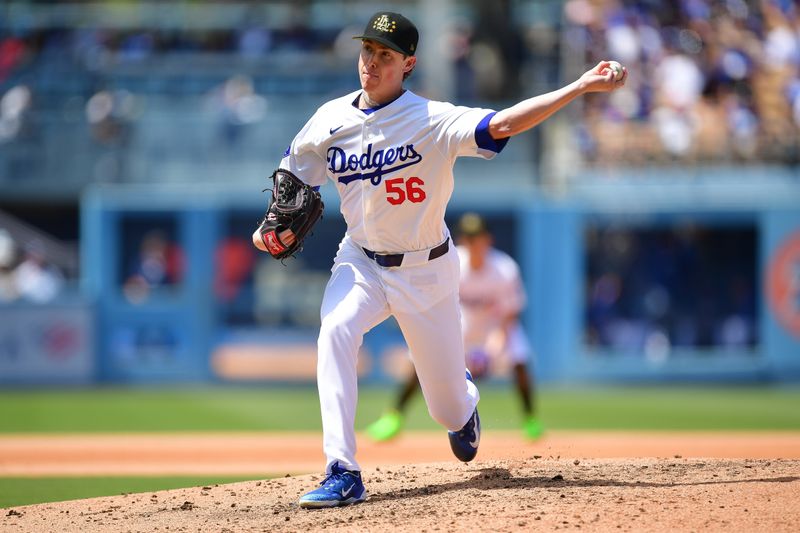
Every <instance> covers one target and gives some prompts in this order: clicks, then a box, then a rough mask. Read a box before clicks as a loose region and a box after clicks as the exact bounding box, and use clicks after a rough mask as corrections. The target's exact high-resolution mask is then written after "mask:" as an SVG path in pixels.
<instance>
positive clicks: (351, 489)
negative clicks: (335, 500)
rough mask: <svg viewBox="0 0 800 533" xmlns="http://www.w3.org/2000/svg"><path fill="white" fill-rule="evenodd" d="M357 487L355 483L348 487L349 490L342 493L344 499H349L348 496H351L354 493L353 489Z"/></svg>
mask: <svg viewBox="0 0 800 533" xmlns="http://www.w3.org/2000/svg"><path fill="white" fill-rule="evenodd" d="M355 486H356V484H355V483H353V484H352V485H350V486H349V487H347V490H343V491H342V498H347V495H348V494H350V493H351V492H352V491H353V487H355Z"/></svg>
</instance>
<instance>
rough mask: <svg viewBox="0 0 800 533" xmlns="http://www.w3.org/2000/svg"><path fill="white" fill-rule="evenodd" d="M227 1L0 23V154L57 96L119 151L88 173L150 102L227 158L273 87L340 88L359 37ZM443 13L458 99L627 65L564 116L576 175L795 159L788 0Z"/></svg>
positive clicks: (615, 1) (527, 5)
mask: <svg viewBox="0 0 800 533" xmlns="http://www.w3.org/2000/svg"><path fill="white" fill-rule="evenodd" d="M201 4H203V3H202V2H201ZM206 4H213V2H210V3H206ZM240 4H242V5H245V9H250V10H251V11H252V13H250V12H248V11H246V10H245V11H243V12H242V14H241V16H240V20H238V22H236V21H235V20H228V21H227V22H220V23H219V24H217V25H216V26H215V25H214V24H208V23H206V25H205V27H203V28H202V29H201V28H199V27H198V28H193V27H191V26H187V27H183V28H181V27H176V26H175V22H174V20H173V22H171V23H169V24H166V23H165V24H164V25H155V24H150V25H149V26H150V27H135V26H128V25H125V24H117V25H116V26H115V27H92V26H91V25H89V24H82V25H80V26H78V25H74V26H73V27H58V26H57V25H54V24H53V23H52V21H51V22H50V23H48V24H46V25H42V26H41V27H38V28H36V27H32V28H21V27H16V28H12V27H8V28H5V29H4V27H3V25H2V22H3V21H2V20H1V19H0V98H2V100H0V148H2V145H3V143H8V142H9V141H10V140H15V139H17V140H18V139H24V138H25V135H26V134H28V135H30V134H31V131H32V128H28V130H26V128H25V126H26V117H30V116H31V115H32V114H34V113H32V110H33V111H36V110H39V109H47V103H46V102H45V100H47V99H48V98H50V99H52V98H54V95H55V94H57V93H60V94H61V96H62V97H64V98H63V102H62V103H64V102H65V103H64V106H66V107H67V108H69V109H74V107H75V101H76V99H77V100H80V105H81V106H84V107H85V110H84V113H85V118H86V123H87V124H88V125H89V128H90V131H91V138H92V139H94V140H95V141H97V143H98V144H99V145H100V146H101V147H103V148H105V149H107V150H116V151H117V152H118V153H116V154H115V155H114V156H113V159H114V161H113V164H108V165H105V166H102V168H100V173H105V174H114V173H116V174H117V175H124V174H125V168H124V166H125V163H124V161H125V154H124V153H123V152H125V150H127V149H128V148H129V145H128V140H129V139H130V136H131V133H130V126H131V124H132V123H133V122H135V120H136V118H137V116H138V115H139V114H140V113H141V112H142V109H143V105H142V102H143V101H144V100H145V99H146V97H147V92H148V91H151V92H159V91H161V92H162V93H164V94H173V95H181V96H183V97H186V96H187V95H200V96H207V97H208V98H207V100H208V101H209V102H210V103H211V108H212V109H213V111H214V112H215V113H216V114H217V115H218V124H219V132H220V133H219V135H220V138H221V139H222V142H223V143H224V144H222V146H233V145H235V144H236V143H237V142H238V139H239V138H240V137H241V134H242V131H244V129H245V128H246V127H247V125H248V124H253V123H256V122H262V121H264V120H266V119H267V117H268V114H267V105H266V104H267V100H268V98H269V97H270V94H271V92H272V91H283V93H282V94H290V95H293V96H296V95H298V94H303V93H304V92H305V93H307V94H309V98H311V99H314V98H317V99H318V98H319V96H318V95H317V94H312V93H314V91H318V92H319V91H338V90H339V89H340V87H346V88H351V87H352V84H353V83H354V80H353V76H352V72H351V71H347V70H346V69H343V68H342V64H343V63H342V61H341V60H343V59H344V58H347V64H352V54H353V48H352V46H353V44H352V39H351V38H350V37H351V36H352V35H353V34H355V33H357V32H358V31H359V29H360V28H359V27H352V26H351V25H350V22H348V20H346V17H342V18H341V19H330V20H328V18H323V20H325V21H326V22H325V25H324V26H320V23H319V22H315V20H318V19H319V17H317V19H315V18H314V17H313V16H312V13H314V12H315V10H317V9H318V8H319V9H322V8H324V9H331V4H327V3H325V2H312V1H305V2H297V3H283V4H282V6H283V11H280V12H281V13H282V14H283V16H282V18H281V22H280V23H276V22H275V20H272V19H270V20H265V17H266V16H267V15H266V14H267V13H272V12H271V11H269V10H265V9H261V8H259V6H257V5H256V4H252V6H251V7H249V8H248V7H246V6H247V4H246V3H240ZM277 4H280V2H278V3H276V5H277ZM455 5H456V6H458V7H459V12H458V13H459V14H458V16H456V17H454V18H453V20H452V21H451V22H450V23H448V24H447V25H445V26H443V27H442V35H441V36H439V37H443V43H445V44H444V47H443V50H444V51H445V53H444V55H443V56H442V57H443V59H444V60H449V61H451V63H452V64H453V67H454V75H455V83H454V87H455V94H454V95H452V96H453V98H455V99H457V100H458V101H462V102H464V103H472V102H479V101H488V102H505V101H513V100H515V99H518V98H519V97H521V96H524V95H527V94H529V93H532V92H534V93H537V92H543V91H545V90H550V89H553V88H555V87H556V86H557V85H560V84H562V83H564V82H565V81H566V80H568V79H572V78H573V77H574V76H575V74H579V73H580V72H583V69H585V68H586V67H587V66H588V65H593V64H595V63H596V62H597V61H599V60H601V59H611V58H613V59H616V60H619V61H620V62H622V63H623V64H625V65H626V66H627V67H628V69H629V72H630V76H629V80H628V83H627V85H626V87H625V89H624V90H622V91H617V92H615V93H613V95H610V96H605V95H589V97H587V98H586V99H585V100H582V101H581V102H578V103H576V104H574V105H573V106H572V107H573V110H574V109H575V108H577V109H580V110H581V111H580V113H579V116H578V117H577V118H578V120H576V121H575V124H577V128H576V135H575V139H576V140H577V143H576V144H577V147H578V151H579V153H580V155H581V156H582V157H583V159H584V160H586V161H588V162H590V163H595V164H597V163H600V164H614V165H617V164H625V165H630V164H634V165H636V164H641V165H649V164H659V163H663V164H672V163H675V162H681V163H696V162H700V163H702V162H723V163H741V162H748V161H753V162H756V161H762V160H766V161H771V162H779V163H788V164H793V163H797V162H800V141H798V139H800V8H798V4H797V2H796V1H794V0H668V1H662V0H567V1H565V2H563V3H561V2H556V1H550V2H524V1H523V2H512V1H509V0H503V1H500V0H498V1H497V2H480V1H478V0H463V1H461V2H455ZM240 7H241V6H240ZM261 7H263V6H261ZM461 7H468V8H469V9H468V10H467V11H461V10H460V8H461ZM464 13H470V15H469V16H464ZM522 13H525V14H526V15H525V16H524V17H523V16H521V14H522ZM532 13H535V14H534V15H532ZM206 16H208V15H207V14H206ZM206 22H208V21H206ZM212 22H213V21H212ZM226 24H227V25H230V26H231V27H226ZM189 58H192V59H191V60H190V59H189ZM337 58H338V59H337ZM331 59H333V60H332V61H329V60H331ZM264 61H268V62H271V63H269V64H270V65H272V66H270V67H265V66H264V65H265V63H264ZM309 61H310V62H309ZM162 67H163V68H162ZM167 67H168V68H167ZM326 69H327V70H326ZM571 71H574V72H571ZM290 73H291V74H290ZM290 75H291V76H293V77H290V78H287V76H290ZM176 80H180V83H178V82H176ZM304 80H305V81H304ZM497 105H501V104H499V103H498V104H497ZM70 106H71V107H70ZM62 107H63V106H62ZM50 111H53V110H52V109H50ZM58 111H61V109H59V110H57V112H58ZM30 122H31V121H30V120H28V123H30ZM244 155H246V154H244ZM98 157H100V156H98ZM103 157H111V156H103ZM112 167H113V168H112ZM97 173H98V172H93V173H92V174H97Z"/></svg>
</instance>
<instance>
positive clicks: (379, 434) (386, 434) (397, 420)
mask: <svg viewBox="0 0 800 533" xmlns="http://www.w3.org/2000/svg"><path fill="white" fill-rule="evenodd" d="M402 427H403V415H402V414H400V412H399V411H395V410H392V411H387V412H385V413H384V414H383V415H382V416H381V417H380V418H379V419H378V420H376V421H375V422H373V423H372V424H370V425H369V426H367V430H366V431H367V435H369V436H370V437H372V439H373V440H376V441H378V442H383V441H387V440H389V439H391V438H393V437H395V436H396V435H397V434H398V433H400V428H402Z"/></svg>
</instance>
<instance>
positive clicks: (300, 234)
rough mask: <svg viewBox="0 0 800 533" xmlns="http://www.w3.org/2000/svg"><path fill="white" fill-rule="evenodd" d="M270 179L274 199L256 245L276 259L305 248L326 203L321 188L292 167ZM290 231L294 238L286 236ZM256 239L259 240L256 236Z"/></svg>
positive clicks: (259, 231) (279, 171)
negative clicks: (304, 241)
mask: <svg viewBox="0 0 800 533" xmlns="http://www.w3.org/2000/svg"><path fill="white" fill-rule="evenodd" d="M269 179H271V180H272V182H273V188H272V199H271V201H270V203H269V205H268V206H267V212H266V213H265V214H264V219H263V220H262V221H261V223H260V224H259V226H258V229H257V230H256V233H257V234H258V235H259V236H260V241H261V242H260V243H258V242H257V241H256V246H257V247H258V248H259V249H261V250H264V251H267V252H269V253H270V255H271V256H272V257H274V258H275V259H285V258H287V257H291V256H293V255H294V254H296V253H297V252H299V251H300V250H302V249H303V239H305V238H306V236H307V235H308V233H309V232H310V231H311V228H312V227H313V226H314V224H315V223H316V222H317V220H319V218H320V217H321V216H322V211H323V209H324V207H325V206H324V205H323V203H322V198H321V197H320V194H319V192H318V191H316V190H314V188H313V187H311V186H310V185H307V184H305V183H303V182H302V181H301V180H300V178H298V177H297V176H295V175H294V174H292V173H291V172H289V171H288V170H284V169H282V168H279V169H278V170H276V171H275V172H273V173H272V175H271V176H270V177H269ZM264 190H268V189H264ZM286 230H290V231H291V234H292V235H293V236H294V238H293V239H291V238H286V237H285V236H286V235H287V233H286ZM281 236H284V240H285V241H286V242H284V240H281ZM253 238H254V241H255V240H256V236H254V237H253ZM259 244H262V245H263V247H262V246H259Z"/></svg>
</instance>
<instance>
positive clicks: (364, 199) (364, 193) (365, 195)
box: [360, 115, 380, 249]
mask: <svg viewBox="0 0 800 533" xmlns="http://www.w3.org/2000/svg"><path fill="white" fill-rule="evenodd" d="M371 124H372V115H370V116H368V117H367V118H366V119H365V120H364V122H363V124H362V125H361V153H362V154H365V153H366V152H367V147H368V146H369V144H370V142H371V138H372V126H371ZM361 172H369V169H362V170H361ZM360 181H361V217H362V220H369V219H370V206H369V198H370V194H371V193H372V188H373V187H374V186H373V185H372V181H370V180H368V179H366V180H360ZM378 223H380V222H378ZM374 229H375V228H374V227H373V225H372V224H364V235H365V236H366V238H367V246H368V247H369V248H372V249H374V248H375V232H374V231H373V230H374Z"/></svg>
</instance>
